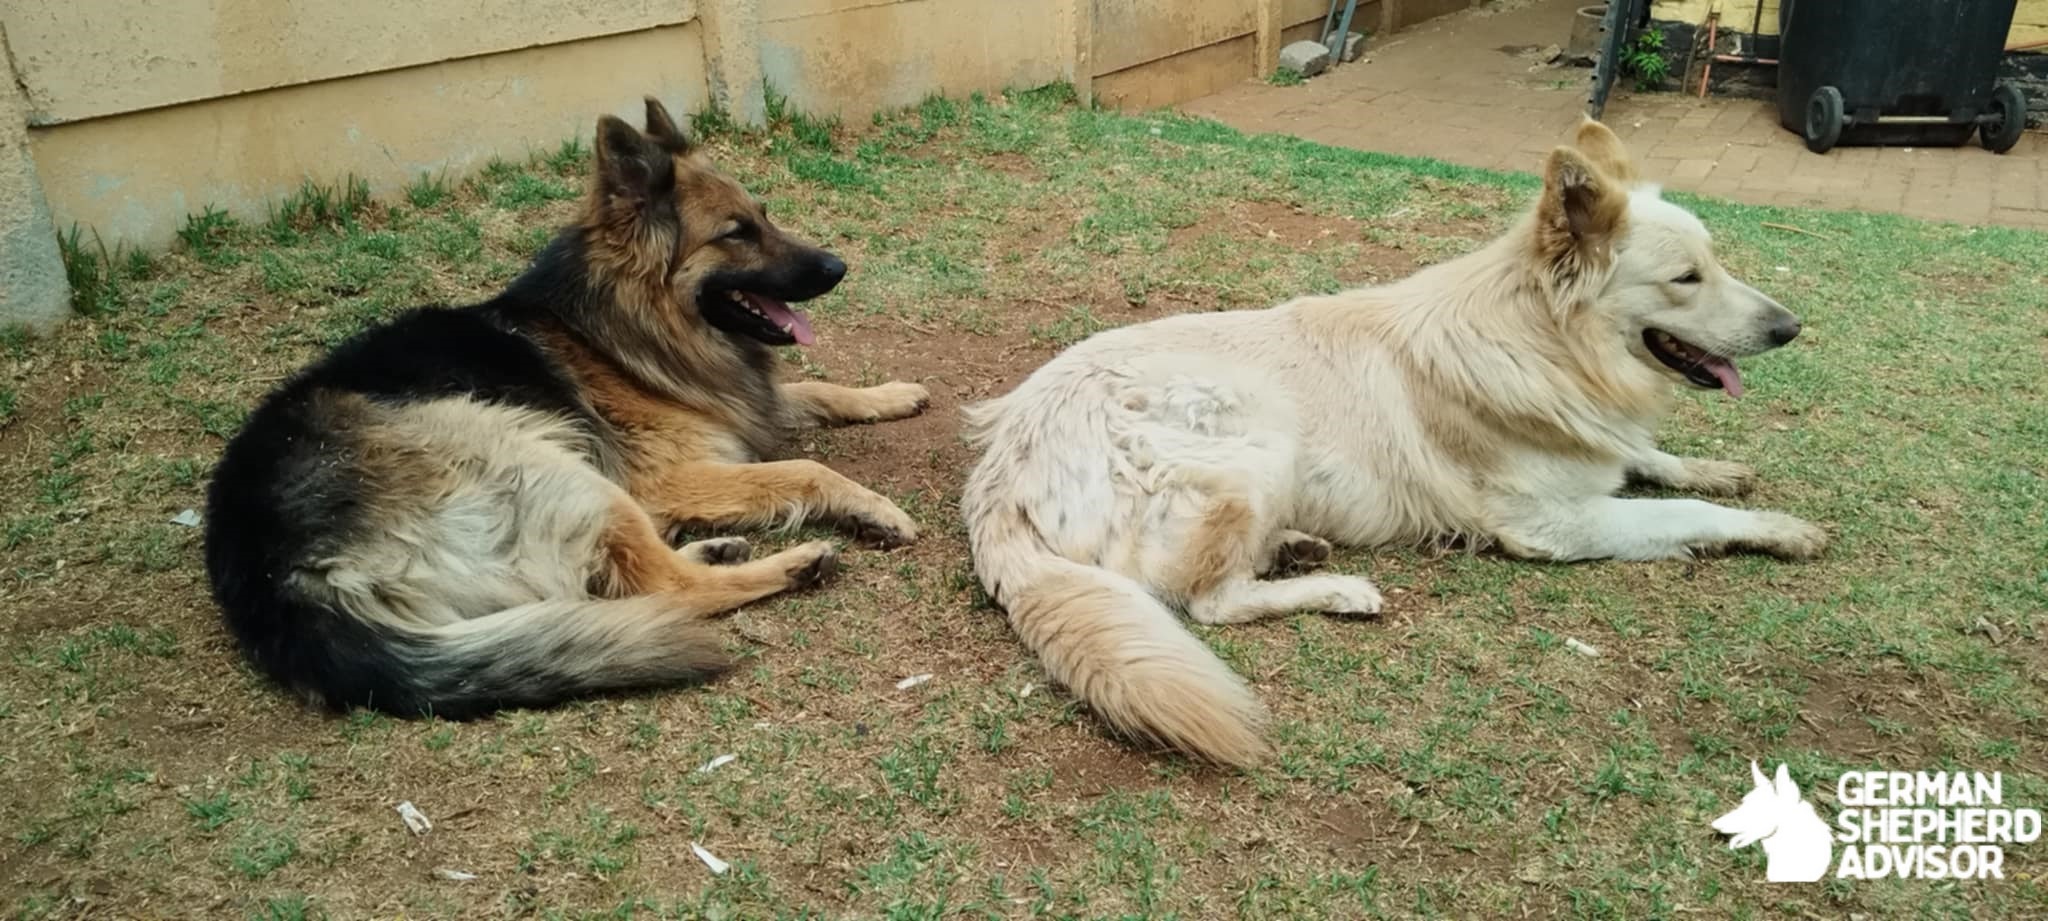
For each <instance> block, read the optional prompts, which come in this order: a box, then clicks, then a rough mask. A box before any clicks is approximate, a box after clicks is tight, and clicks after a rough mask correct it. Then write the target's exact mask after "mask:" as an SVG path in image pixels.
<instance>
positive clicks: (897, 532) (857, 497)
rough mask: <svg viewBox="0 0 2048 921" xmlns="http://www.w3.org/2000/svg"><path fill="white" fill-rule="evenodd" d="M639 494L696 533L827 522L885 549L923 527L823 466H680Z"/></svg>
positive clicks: (778, 463) (793, 462)
mask: <svg viewBox="0 0 2048 921" xmlns="http://www.w3.org/2000/svg"><path fill="white" fill-rule="evenodd" d="M639 492H640V494H641V498H642V499H644V500H645V501H646V502H647V503H648V505H649V506H651V507H652V508H654V509H655V510H656V511H657V512H658V513H660V514H661V515H662V516H664V517H666V518H669V519H671V520H674V521H676V522H679V523H682V524H684V525H687V526H689V527H692V528H698V527H702V528H722V527H749V526H761V525H769V524H777V523H781V522H785V521H814V520H821V519H822V520H828V521H835V522H840V523H844V524H846V525H849V526H851V528H852V529H853V530H854V531H855V532H856V533H857V534H859V535H860V536H861V537H862V538H864V539H867V540H872V541H874V542H876V543H879V544H882V545H883V546H895V545H898V544H907V543H910V542H911V541H914V540H916V539H917V524H916V523H915V522H913V521H911V520H910V516H909V515H906V514H904V513H903V510H902V509H899V508H897V507H896V503H894V502H890V501H889V500H888V499H887V498H884V497H883V496H882V495H881V494H879V493H877V492H875V491H874V490H871V489H868V488H867V487H865V486H862V485H860V484H859V483H855V482H854V481H852V480H849V479H847V478H846V477H844V476H841V475H839V474H838V473H836V472H834V471H833V470H832V469H831V468H829V467H826V466H825V465H823V464H820V463H818V462H816V461H809V460H791V461H775V462H773V463H766V464H679V465H677V466H675V467H672V468H670V469H668V470H666V471H664V472H663V473H662V474H661V476H660V477H659V478H658V479H653V480H650V481H649V482H647V483H645V484H643V488H641V489H640V490H639Z"/></svg>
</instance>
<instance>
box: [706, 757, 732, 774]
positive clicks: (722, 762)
mask: <svg viewBox="0 0 2048 921" xmlns="http://www.w3.org/2000/svg"><path fill="white" fill-rule="evenodd" d="M739 757H740V756H738V755H719V756H718V757H716V758H713V759H711V760H710V761H706V762H704V766H703V767H700V768H698V769H697V773H699V774H709V773H711V772H712V771H715V770H718V769H719V768H722V767H725V766H726V765H728V764H731V763H733V762H734V761H738V760H739Z"/></svg>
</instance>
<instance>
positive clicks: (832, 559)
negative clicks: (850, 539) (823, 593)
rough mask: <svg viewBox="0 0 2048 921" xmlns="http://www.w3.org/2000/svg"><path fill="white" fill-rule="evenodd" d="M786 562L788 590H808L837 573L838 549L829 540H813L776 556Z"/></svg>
mask: <svg viewBox="0 0 2048 921" xmlns="http://www.w3.org/2000/svg"><path fill="white" fill-rule="evenodd" d="M776 557H777V558H778V559H783V560H786V564H785V565H786V566H787V570H786V571H787V572H788V573H789V588H790V590H795V589H800V588H810V587H811V586H814V585H817V584H819V583H821V582H824V581H825V580H826V579H829V578H831V577H832V574H833V573H835V572H838V571H839V548H837V547H834V546H833V545H832V542H831V541H829V540H814V541H811V542H810V543H807V544H803V545H800V546H797V547H793V548H791V549H789V550H784V551H783V552H781V553H778V554H776Z"/></svg>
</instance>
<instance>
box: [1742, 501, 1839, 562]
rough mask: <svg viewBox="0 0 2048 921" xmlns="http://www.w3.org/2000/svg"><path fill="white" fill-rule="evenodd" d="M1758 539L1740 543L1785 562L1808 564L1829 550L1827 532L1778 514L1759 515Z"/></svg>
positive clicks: (1798, 519) (1763, 513)
mask: <svg viewBox="0 0 2048 921" xmlns="http://www.w3.org/2000/svg"><path fill="white" fill-rule="evenodd" d="M1756 515H1757V535H1756V536H1755V537H1752V538H1749V539H1748V540H1745V541H1743V542H1742V544H1743V545H1744V546H1746V547H1752V548H1755V549H1757V550H1761V551H1763V552H1765V553H1768V554H1770V555H1772V556H1775V557H1778V558H1780V559H1786V560H1810V559H1813V558H1814V557H1817V556H1820V554H1821V551H1823V550H1826V549H1827V546H1828V532H1826V531H1823V530H1821V528H1820V526H1819V525H1817V524H1814V523H1813V522H1810V521H1807V520H1805V519H1803V518H1794V517H1792V516H1791V515H1786V514H1781V513H1779V512H1758V513H1756Z"/></svg>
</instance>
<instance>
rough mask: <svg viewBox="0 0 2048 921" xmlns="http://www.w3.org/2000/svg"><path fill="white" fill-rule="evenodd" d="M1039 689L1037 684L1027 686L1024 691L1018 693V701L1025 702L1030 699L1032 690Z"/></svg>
mask: <svg viewBox="0 0 2048 921" xmlns="http://www.w3.org/2000/svg"><path fill="white" fill-rule="evenodd" d="M1037 687H1038V685H1035V684H1027V685H1025V686H1024V689H1023V690H1021V691H1018V692H1017V699H1018V700H1023V699H1024V698H1026V697H1030V696H1031V692H1032V690H1034V689H1036V688H1037Z"/></svg>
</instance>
